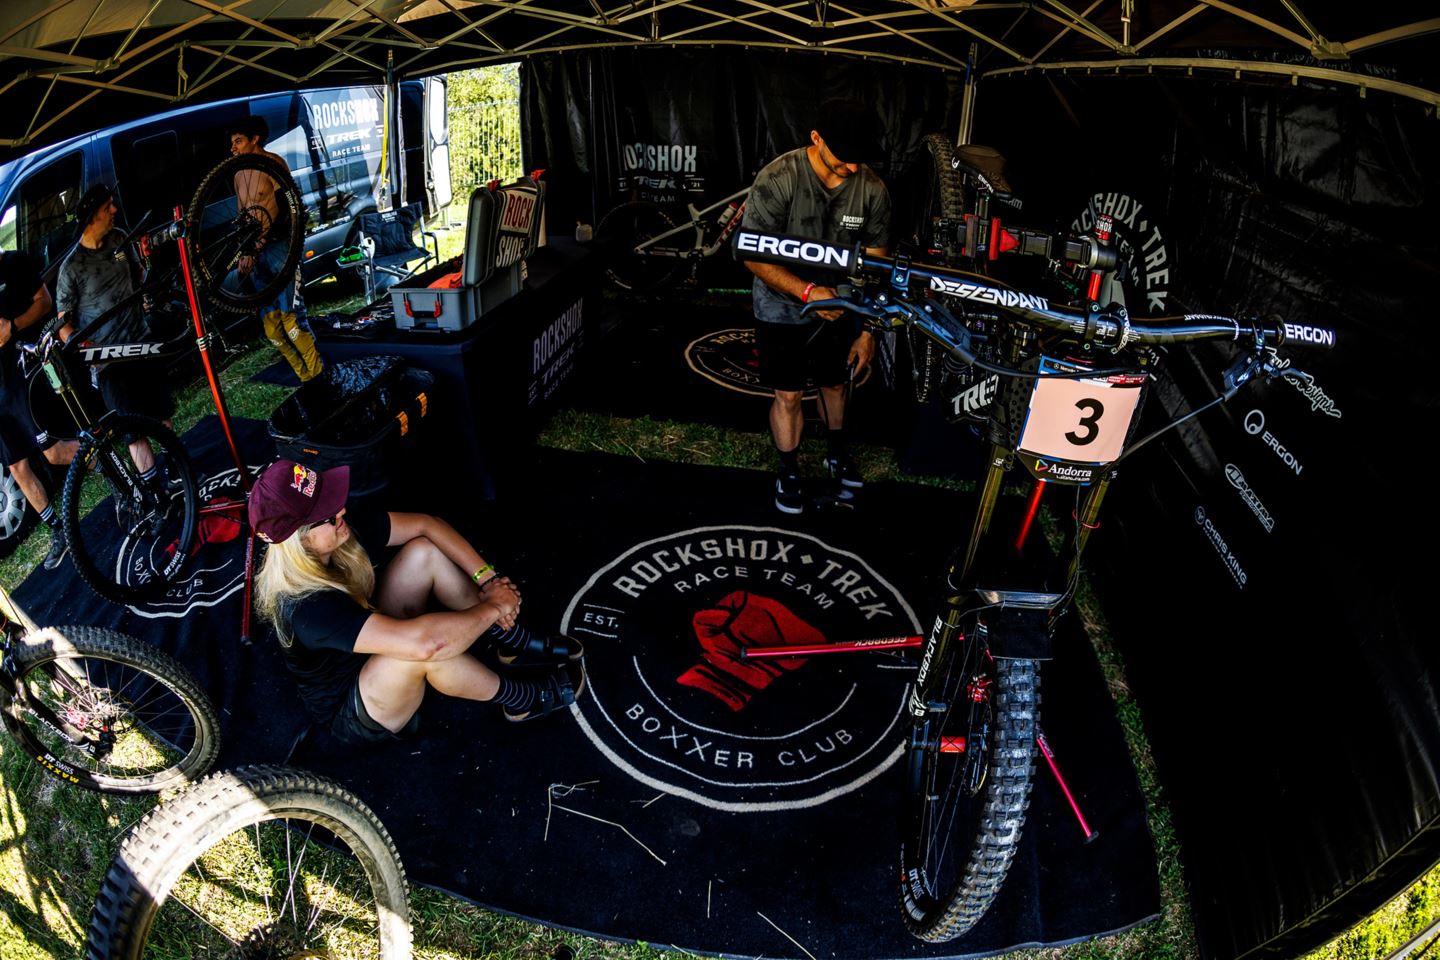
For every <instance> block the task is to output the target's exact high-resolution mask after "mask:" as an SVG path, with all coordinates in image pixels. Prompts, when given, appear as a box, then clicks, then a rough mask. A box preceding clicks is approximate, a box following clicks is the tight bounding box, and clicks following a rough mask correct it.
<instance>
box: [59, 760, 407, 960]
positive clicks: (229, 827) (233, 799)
mask: <svg viewBox="0 0 1440 960" xmlns="http://www.w3.org/2000/svg"><path fill="white" fill-rule="evenodd" d="M270 821H281V822H282V823H277V824H274V827H275V829H276V830H280V829H282V824H283V828H286V829H285V833H284V834H283V835H282V837H281V838H280V839H282V840H283V841H284V846H283V849H284V853H285V856H286V857H287V859H288V858H289V857H291V856H298V857H300V859H301V860H304V859H305V858H306V854H313V855H314V856H315V857H318V856H323V852H321V851H316V850H312V845H313V844H315V843H317V842H319V839H320V838H318V837H317V838H313V839H312V838H311V836H310V835H311V834H314V833H315V832H316V831H317V830H318V831H319V832H320V833H321V834H323V836H324V838H325V840H326V841H327V842H328V843H329V845H332V846H337V847H341V848H344V852H345V853H347V854H348V855H349V857H350V858H352V859H353V860H354V861H355V862H356V863H357V864H358V867H359V868H360V870H361V872H362V873H363V877H364V881H363V882H364V883H365V884H366V885H367V886H368V887H369V890H368V892H369V893H370V894H372V895H373V898H374V907H375V921H376V922H375V929H374V931H373V934H372V933H371V932H369V931H368V930H367V931H366V932H365V933H364V946H365V947H366V949H365V950H364V951H363V955H365V956H375V957H378V958H379V960H405V958H408V957H409V956H410V945H411V931H410V910H409V887H408V884H407V881H406V879H405V870H404V868H403V867H402V866H401V863H400V857H399V854H398V853H397V852H396V850H395V844H394V841H392V840H391V839H390V835H389V833H388V832H387V831H386V830H385V827H384V825H383V824H382V823H381V822H380V820H379V818H377V817H376V816H375V814H374V813H373V812H372V811H371V810H370V809H369V808H368V807H367V806H365V804H364V803H362V802H361V801H360V800H359V799H358V798H356V797H355V796H354V795H353V794H352V793H350V792H349V791H348V790H346V789H345V788H344V787H342V786H340V785H339V784H338V783H335V782H334V781H332V780H329V779H327V778H325V777H320V776H317V775H315V774H311V773H308V772H306V771H303V770H296V769H293V768H285V767H269V766H257V767H242V768H240V769H238V770H234V771H226V772H222V773H216V774H213V775H211V776H209V777H206V778H205V779H204V780H202V781H200V782H199V783H197V784H194V785H193V786H191V787H189V788H188V789H187V790H186V791H185V792H184V793H182V794H180V795H179V796H177V797H175V798H174V799H173V800H168V801H166V802H164V803H162V804H160V805H159V806H158V807H156V808H155V809H154V810H152V811H151V812H150V813H149V814H148V815H147V816H146V817H145V818H144V819H143V820H141V821H140V823H139V824H138V825H137V826H136V827H135V829H134V830H132V831H131V832H130V834H129V835H128V836H127V837H126V838H125V840H124V842H123V843H122V844H121V846H120V851H119V853H118V854H117V855H116V857H115V860H114V862H113V863H112V864H111V865H110V869H109V871H108V872H107V873H106V875H105V879H104V881H103V883H102V884H101V888H100V894H99V896H98V897H97V898H96V901H95V910H94V912H93V913H92V914H91V917H90V926H89V931H88V937H87V942H86V948H85V956H86V958H87V960H138V958H141V957H145V956H149V955H151V953H150V951H149V950H147V946H148V945H149V944H150V941H151V939H152V937H153V938H156V939H157V940H159V939H163V938H165V937H167V936H170V937H174V938H178V939H179V941H180V942H179V947H180V948H181V949H189V948H190V946H191V941H189V940H187V939H185V932H184V927H185V925H186V924H192V923H202V924H204V930H205V931H206V932H209V933H211V934H212V935H214V934H220V935H222V938H223V939H225V940H227V941H230V942H231V947H230V952H229V953H228V954H226V955H228V956H240V957H249V956H270V955H272V954H274V953H277V952H278V953H279V954H280V955H283V956H320V955H324V956H329V955H336V956H340V955H347V956H348V955H350V952H349V951H343V952H331V951H330V949H329V948H325V945H324V944H316V943H313V942H311V943H300V942H298V941H299V940H303V939H307V935H308V938H309V939H312V940H313V939H315V938H320V937H322V935H323V933H322V932H312V930H311V929H310V928H309V927H307V926H305V923H304V921H300V919H299V917H298V916H297V917H296V919H295V921H293V922H292V921H289V920H286V919H285V916H284V915H285V912H286V910H287V908H288V909H290V910H291V911H292V912H294V913H296V914H298V913H299V908H300V904H299V903H298V902H297V901H298V900H299V899H300V896H301V895H298V894H295V893H293V892H288V893H287V891H284V890H281V891H279V893H280V894H285V897H284V898H282V897H280V896H276V897H274V898H272V899H273V900H275V901H281V902H278V903H272V902H271V901H270V900H267V901H266V903H265V909H267V910H269V909H271V908H272V907H273V908H275V909H277V910H278V914H279V916H277V917H276V918H275V919H274V922H273V923H267V924H261V925H259V926H257V927H256V928H254V929H249V930H243V931H240V930H235V931H222V930H221V927H222V926H223V925H226V923H227V920H228V919H229V918H222V917H219V916H206V915H204V910H205V909H206V907H207V903H206V902H205V901H200V902H199V903H198V904H197V905H189V904H186V905H184V906H181V905H175V906H173V907H172V909H171V911H168V912H166V914H165V916H164V917H159V915H160V914H161V912H162V910H163V909H164V907H165V905H166V902H167V900H169V899H170V898H171V897H172V895H179V891H177V882H180V881H182V880H188V878H186V877H185V874H186V872H187V870H188V869H189V868H190V867H191V866H192V865H194V866H197V870H200V869H201V868H199V867H198V861H200V860H201V859H202V857H204V855H205V854H206V853H207V851H211V850H212V849H213V848H217V847H220V848H222V849H223V846H222V845H226V844H235V843H240V844H248V843H249V842H250V838H251V837H252V836H253V837H254V838H255V841H254V842H255V843H256V844H259V843H260V835H261V825H262V824H265V823H268V822H270ZM292 842H293V846H294V847H303V848H304V850H303V852H299V853H292V851H291V845H292ZM346 864H347V865H348V864H349V861H346ZM306 866H307V867H309V868H311V869H319V868H317V867H316V866H315V860H314V859H313V857H312V859H311V860H310V863H308V864H306ZM293 867H294V868H295V869H296V870H297V872H299V867H300V864H299V863H295V864H293ZM327 877H329V879H330V880H331V881H334V882H336V883H338V877H336V876H331V875H329V874H327ZM248 879H250V876H249V875H245V876H241V877H238V878H227V877H224V876H218V875H215V874H214V873H206V874H205V880H206V882H207V883H208V884H211V885H219V886H220V888H221V889H220V892H221V893H233V892H234V889H235V888H236V887H238V886H242V885H243V884H242V883H240V881H242V880H248ZM309 879H313V876H312V875H310V874H306V875H304V876H298V877H297V876H294V875H292V876H291V878H290V880H291V891H294V890H303V889H304V887H305V881H306V880H309ZM351 893H353V891H347V896H346V897H335V898H334V901H333V903H322V904H321V906H326V905H330V906H334V907H335V909H336V911H337V912H338V911H340V910H343V909H345V908H346V905H348V904H349V903H351V902H353V900H354V899H355V898H354V897H353V896H349V894H351ZM303 897H304V900H305V904H304V908H305V911H306V916H307V919H309V920H310V925H311V926H314V925H316V924H315V920H314V919H313V918H310V917H309V910H310V909H311V908H312V907H314V906H315V904H313V903H312V902H311V901H310V894H309V893H305V894H303ZM322 899H323V895H322ZM286 901H288V902H286ZM197 913H199V914H200V916H199V917H198V919H197V917H196V914H197ZM317 916H318V915H317ZM327 916H328V915H327ZM157 917H159V920H160V922H159V923H158V924H157ZM172 923H173V924H174V929H169V927H170V925H171V924H172ZM353 925H354V924H353V921H352V922H351V925H350V926H353ZM350 926H345V925H344V924H343V923H342V929H341V931H340V932H341V933H346V934H351V933H353V931H352V929H351V928H350ZM367 926H368V924H367ZM297 927H304V929H299V930H297V929H296V928H297ZM287 937H291V938H295V941H296V942H294V943H293V944H292V943H288V942H287V940H286V938H287ZM280 944H286V946H285V947H284V949H281V947H280V946H279V945H280ZM176 946H177V944H176V943H167V944H166V946H165V949H171V950H173V949H175V948H176ZM247 948H249V950H250V952H247ZM159 949H160V948H159V947H158V946H157V948H156V953H158V952H159ZM196 949H198V947H197V948H196ZM317 949H325V950H326V952H323V953H315V952H313V951H315V950H317ZM267 951H268V952H267ZM357 952H358V951H357Z"/></svg>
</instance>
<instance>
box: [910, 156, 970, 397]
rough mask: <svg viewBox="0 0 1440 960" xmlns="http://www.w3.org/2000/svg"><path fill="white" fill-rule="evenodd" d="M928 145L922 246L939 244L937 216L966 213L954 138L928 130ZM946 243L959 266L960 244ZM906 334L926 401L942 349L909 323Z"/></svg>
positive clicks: (955, 217)
mask: <svg viewBox="0 0 1440 960" xmlns="http://www.w3.org/2000/svg"><path fill="white" fill-rule="evenodd" d="M925 149H927V150H928V151H929V152H930V159H931V161H932V162H933V166H934V170H935V177H934V179H933V180H932V181H931V185H930V199H929V203H928V205H927V209H926V210H925V212H924V213H923V214H922V216H921V220H920V229H921V230H922V231H925V234H924V235H922V236H919V237H916V238H915V240H916V243H917V244H918V245H919V246H920V248H921V249H930V248H932V247H934V245H935V240H936V237H935V229H934V225H935V221H936V220H937V219H940V218H943V219H946V220H949V221H951V222H952V223H955V222H958V221H959V220H961V219H962V218H963V217H964V215H965V190H964V182H963V179H962V178H961V176H960V171H959V170H957V169H956V168H955V166H954V164H953V163H952V161H953V160H954V157H955V148H954V147H953V146H952V145H951V143H950V138H949V137H947V136H945V135H944V134H941V133H931V134H927V135H926V137H925ZM942 245H943V249H944V251H945V262H946V263H947V264H949V265H951V266H957V265H958V263H957V261H958V259H959V253H960V248H959V247H957V246H956V245H955V244H954V243H953V241H949V240H945V241H943V244H942ZM906 336H907V339H908V342H909V346H910V357H911V362H912V363H913V364H914V368H915V372H914V379H915V400H916V402H917V403H925V402H927V401H928V400H929V399H930V398H931V397H932V396H934V394H935V391H936V389H937V388H938V387H939V385H940V379H941V376H942V374H943V370H942V350H941V348H940V347H939V346H938V345H937V344H936V343H935V342H934V341H933V340H931V339H930V338H929V337H927V336H924V335H916V334H915V332H914V328H913V327H911V326H907V327H906Z"/></svg>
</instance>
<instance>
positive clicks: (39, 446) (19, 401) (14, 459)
mask: <svg viewBox="0 0 1440 960" xmlns="http://www.w3.org/2000/svg"><path fill="white" fill-rule="evenodd" d="M0 365H3V369H0V463H3V464H5V465H6V466H8V465H10V464H12V463H19V462H20V461H21V460H24V459H25V458H26V457H29V456H32V455H34V454H37V453H43V452H44V451H45V450H47V449H49V448H50V447H52V446H54V444H55V441H54V440H52V439H49V438H48V437H46V438H43V439H42V438H41V437H40V436H39V434H40V428H39V427H37V426H35V420H34V418H33V417H31V416H30V399H29V396H30V395H29V391H28V390H27V389H26V386H27V385H26V383H25V378H24V377H22V376H21V375H20V367H19V365H18V362H17V361H16V357H15V351H13V350H6V351H4V352H0Z"/></svg>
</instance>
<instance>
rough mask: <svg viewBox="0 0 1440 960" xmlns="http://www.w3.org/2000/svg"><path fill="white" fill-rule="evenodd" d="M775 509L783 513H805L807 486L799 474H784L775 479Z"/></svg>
mask: <svg viewBox="0 0 1440 960" xmlns="http://www.w3.org/2000/svg"><path fill="white" fill-rule="evenodd" d="M775 509H776V510H779V511H780V512H781V513H804V512H805V484H804V483H803V482H802V481H801V479H800V475H799V474H795V473H782V474H780V476H778V477H776V478H775Z"/></svg>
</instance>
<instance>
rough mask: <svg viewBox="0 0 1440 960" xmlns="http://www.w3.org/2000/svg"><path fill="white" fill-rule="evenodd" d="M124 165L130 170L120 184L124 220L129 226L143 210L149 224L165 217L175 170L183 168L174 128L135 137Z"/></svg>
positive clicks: (173, 192) (172, 195)
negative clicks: (151, 134) (128, 158)
mask: <svg viewBox="0 0 1440 960" xmlns="http://www.w3.org/2000/svg"><path fill="white" fill-rule="evenodd" d="M127 167H129V169H130V170H132V171H133V173H132V174H131V175H130V177H129V178H128V179H127V180H126V181H125V182H122V183H121V184H120V191H121V196H122V202H123V204H124V207H125V210H124V213H125V217H126V219H127V220H129V221H131V222H132V226H133V225H134V224H135V223H139V222H140V218H141V217H143V216H145V214H147V213H148V214H150V215H151V219H150V224H151V225H152V226H153V225H155V224H156V223H160V222H164V221H167V220H169V219H170V216H171V211H170V207H169V205H170V204H172V203H173V202H174V200H173V199H172V198H173V197H174V195H175V192H176V191H175V177H176V172H177V171H179V170H181V169H183V166H182V164H181V162H180V141H179V138H177V137H176V136H175V131H174V130H165V131H163V132H161V133H157V134H154V135H153V136H149V137H145V138H143V139H141V140H136V141H135V143H134V145H132V146H131V147H130V163H129V164H127ZM118 172H119V166H118V165H117V173H118Z"/></svg>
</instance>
